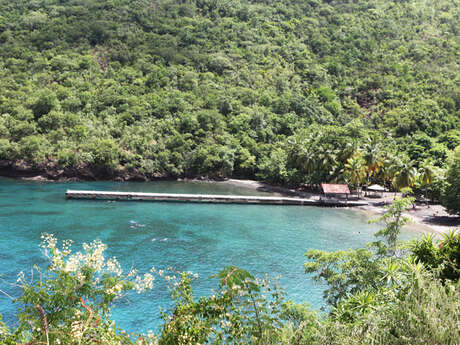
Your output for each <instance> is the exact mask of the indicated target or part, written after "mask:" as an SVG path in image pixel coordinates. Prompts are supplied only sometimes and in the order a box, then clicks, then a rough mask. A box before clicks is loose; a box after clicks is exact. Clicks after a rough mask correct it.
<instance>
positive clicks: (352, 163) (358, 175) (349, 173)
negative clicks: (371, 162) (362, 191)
mask: <svg viewBox="0 0 460 345" xmlns="http://www.w3.org/2000/svg"><path fill="white" fill-rule="evenodd" d="M345 175H346V177H347V178H348V179H349V181H350V183H351V184H352V185H353V187H355V188H358V196H359V186H361V184H362V182H363V180H364V178H365V177H366V166H365V161H364V159H363V158H362V156H361V155H359V154H357V155H355V156H353V157H350V158H349V159H348V160H347V163H346V164H345Z"/></svg>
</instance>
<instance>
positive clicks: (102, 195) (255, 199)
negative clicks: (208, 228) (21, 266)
mask: <svg viewBox="0 0 460 345" xmlns="http://www.w3.org/2000/svg"><path fill="white" fill-rule="evenodd" d="M65 195H66V198H67V199H89V200H116V201H118V200H133V201H163V202H164V201H170V202H197V203H224V204H259V205H306V206H330V207H350V206H364V205H367V202H364V201H346V200H337V199H323V200H315V199H303V198H294V197H277V196H245V195H211V194H172V193H136V192H116V191H113V192H112V191H110V192H107V191H89V190H67V192H66V194H65Z"/></svg>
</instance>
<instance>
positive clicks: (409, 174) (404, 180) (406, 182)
mask: <svg viewBox="0 0 460 345" xmlns="http://www.w3.org/2000/svg"><path fill="white" fill-rule="evenodd" d="M401 163H402V164H401V166H400V167H399V169H398V171H397V172H396V175H395V177H394V178H393V186H394V187H395V189H396V190H397V191H400V190H401V189H403V188H406V187H413V186H414V183H415V181H416V178H417V169H416V168H415V167H414V162H413V161H411V160H409V159H408V158H406V159H404V160H403V161H402V162H401Z"/></svg>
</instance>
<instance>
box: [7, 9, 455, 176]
mask: <svg viewBox="0 0 460 345" xmlns="http://www.w3.org/2000/svg"><path fill="white" fill-rule="evenodd" d="M458 23H460V18H459V14H458V8H457V6H456V5H455V3H454V2H452V1H450V0H440V1H432V2H426V1H417V0H411V1H396V0H392V1H383V0H368V1H359V2H356V1H342V0H340V1H339V0H332V1H318V0H308V1H303V0H302V1H299V0H284V1H263V2H261V1H251V0H240V1H229V0H192V1H179V0H155V1H147V0H136V1H128V0H100V1H87V0H64V1H63V0H36V1H25V0H20V1H6V2H2V3H1V4H0V43H1V46H2V49H1V50H0V160H1V161H2V162H3V163H2V164H3V166H5V165H8V166H10V168H14V167H18V166H19V167H29V168H34V169H42V170H48V171H52V172H53V173H52V174H50V175H51V177H56V178H57V177H60V176H63V175H66V176H74V175H75V174H77V175H80V176H81V177H86V178H102V177H104V178H113V177H114V176H115V175H117V174H118V173H119V172H128V171H129V172H132V173H131V174H127V175H126V176H125V177H126V178H155V177H179V176H196V175H207V176H235V177H259V178H261V179H265V180H269V181H272V182H277V183H285V184H291V185H298V184H301V183H313V184H314V183H318V182H327V181H332V180H335V179H345V178H346V177H347V176H346V175H347V174H344V172H345V170H346V169H345V165H346V164H350V163H349V160H350V159H351V158H352V157H357V156H359V155H360V154H357V151H359V150H361V151H362V152H361V153H362V157H363V159H364V160H365V161H366V165H367V173H366V175H367V176H368V177H370V178H376V177H377V176H378V175H379V174H380V170H382V169H381V164H380V163H381V162H383V161H372V160H371V159H374V158H379V159H384V158H386V157H388V156H390V155H391V154H393V155H394V154H398V155H402V156H404V157H402V158H401V161H404V159H405V158H406V156H407V159H409V160H410V161H412V162H414V166H416V167H418V166H419V165H420V164H421V162H423V161H424V160H425V159H428V158H429V159H431V160H432V161H433V163H434V164H435V165H437V166H439V167H443V166H444V164H445V159H446V157H447V156H448V154H449V150H453V149H454V148H455V147H456V146H457V145H458V144H459V143H460V139H459V138H460V120H459V118H460V117H459V105H460V97H459V92H458V91H459V89H458V83H457V82H456V81H457V80H458V77H459V75H458V73H459V72H458V71H459V68H458V59H457V55H456V54H457V52H458V50H459V41H458V39H457V37H458V34H459V26H458ZM369 140H370V141H369ZM366 145H371V147H366ZM369 149H371V151H369ZM372 150H373V151H372ZM373 154H375V155H374V156H372V155H373ZM361 174H362V172H359V169H358V170H356V169H354V172H353V173H352V175H353V181H356V179H357V177H359V176H360V175H361ZM122 176H123V174H122ZM349 177H350V178H351V176H349ZM402 177H403V176H400V178H399V180H400V181H401V182H404V181H406V179H403V178H402ZM353 183H355V182H353Z"/></svg>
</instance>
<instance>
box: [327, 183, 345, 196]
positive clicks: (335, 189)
mask: <svg viewBox="0 0 460 345" xmlns="http://www.w3.org/2000/svg"><path fill="white" fill-rule="evenodd" d="M321 189H322V190H323V193H324V195H325V196H338V195H346V196H347V197H348V194H350V189H349V188H348V186H347V185H346V184H331V183H321Z"/></svg>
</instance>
